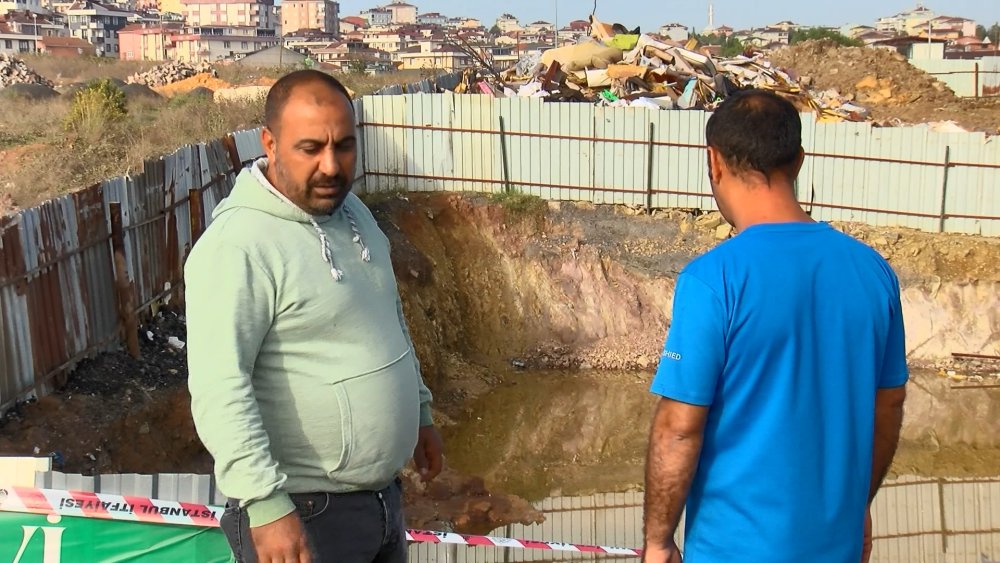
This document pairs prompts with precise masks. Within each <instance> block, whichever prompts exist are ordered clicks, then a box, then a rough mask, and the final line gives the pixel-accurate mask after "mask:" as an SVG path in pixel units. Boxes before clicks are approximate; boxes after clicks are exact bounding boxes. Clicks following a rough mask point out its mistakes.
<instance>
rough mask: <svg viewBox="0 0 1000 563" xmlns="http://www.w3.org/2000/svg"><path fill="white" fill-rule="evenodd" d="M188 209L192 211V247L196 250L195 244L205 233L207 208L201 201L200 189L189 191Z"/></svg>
mask: <svg viewBox="0 0 1000 563" xmlns="http://www.w3.org/2000/svg"><path fill="white" fill-rule="evenodd" d="M188 207H189V208H190V211H191V247H192V248H194V243H196V242H198V238H199V237H201V234H202V233H204V232H205V207H204V205H203V204H202V201H201V190H200V189H198V188H191V189H190V190H188Z"/></svg>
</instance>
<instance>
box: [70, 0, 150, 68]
mask: <svg viewBox="0 0 1000 563" xmlns="http://www.w3.org/2000/svg"><path fill="white" fill-rule="evenodd" d="M133 17H137V16H136V14H135V13H134V12H127V11H125V10H122V9H120V8H116V7H112V6H109V5H105V4H101V3H99V2H93V1H91V0H83V1H80V2H74V3H73V4H72V5H71V6H70V7H69V9H67V10H66V20H67V23H68V24H69V33H70V36H72V37H76V38H77V39H82V40H84V41H86V42H87V43H90V44H91V45H93V46H94V49H95V50H96V53H97V56H99V57H115V58H117V57H118V54H119V51H120V48H119V44H118V31H119V30H121V29H122V28H123V27H125V26H126V25H128V22H129V18H133Z"/></svg>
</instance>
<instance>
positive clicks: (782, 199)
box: [733, 185, 815, 231]
mask: <svg viewBox="0 0 1000 563" xmlns="http://www.w3.org/2000/svg"><path fill="white" fill-rule="evenodd" d="M794 193H795V192H794V189H793V187H792V186H775V185H772V186H770V187H768V186H766V185H760V186H752V187H748V188H747V189H746V190H745V191H744V194H745V195H744V198H743V201H741V202H736V204H735V205H734V208H735V209H736V210H738V211H737V212H736V213H734V215H735V216H734V217H733V223H734V224H733V226H734V227H736V230H737V231H744V230H746V229H748V228H750V227H752V226H754V225H763V224H768V223H814V222H815V221H814V220H813V218H812V217H810V216H809V214H808V213H806V212H805V210H804V209H802V206H801V205H799V202H798V201H796V200H795V197H794V195H793V194H794Z"/></svg>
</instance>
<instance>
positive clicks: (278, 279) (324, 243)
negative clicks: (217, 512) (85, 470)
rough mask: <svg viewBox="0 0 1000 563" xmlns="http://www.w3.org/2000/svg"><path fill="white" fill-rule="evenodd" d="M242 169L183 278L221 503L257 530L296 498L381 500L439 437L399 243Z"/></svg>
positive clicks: (361, 217)
mask: <svg viewBox="0 0 1000 563" xmlns="http://www.w3.org/2000/svg"><path fill="white" fill-rule="evenodd" d="M266 166H267V163H266V160H264V159H261V160H259V161H257V162H256V163H254V165H253V166H251V167H250V168H248V169H246V170H243V171H242V172H241V173H240V175H239V176H238V177H237V179H236V186H235V188H234V189H233V192H232V194H231V195H230V196H229V197H228V198H226V199H224V200H223V201H222V202H221V203H220V204H219V206H218V207H217V208H216V209H215V211H214V212H213V213H212V218H213V222H212V224H211V226H210V227H209V228H208V229H207V230H206V231H205V233H204V235H203V236H202V237H201V239H200V240H199V241H198V244H197V245H195V247H194V249H193V250H192V252H191V255H190V257H189V258H188V261H187V264H186V265H185V268H184V277H185V283H186V286H187V289H186V299H187V328H188V367H189V371H190V375H189V379H188V386H189V389H190V391H191V410H192V413H193V416H194V422H195V426H196V428H197V431H198V435H199V436H200V437H201V440H202V442H204V444H205V447H206V448H207V449H208V451H209V453H211V454H212V457H213V458H214V460H215V474H216V477H217V481H218V486H219V489H220V490H221V491H222V492H223V493H224V494H225V495H227V496H228V497H230V498H236V499H240V502H241V505H242V506H245V507H246V508H247V512H248V514H249V517H250V525H251V526H260V525H263V524H267V523H270V522H273V521H275V520H277V519H279V518H281V517H282V516H284V515H286V514H289V513H290V512H292V511H293V510H294V506H293V505H292V502H291V500H290V499H289V497H288V493H297V492H346V491H359V490H379V489H381V488H383V487H385V486H387V485H388V484H389V483H390V482H391V481H392V480H393V479H394V478H395V476H396V474H397V473H398V472H399V470H400V469H402V468H403V466H404V465H405V464H406V463H407V462H408V460H409V459H410V458H411V457H412V456H413V450H414V447H415V446H416V443H417V434H418V426H427V425H430V424H432V421H431V415H430V400H431V395H430V392H429V391H428V390H427V388H426V387H425V386H424V384H423V381H422V380H421V377H420V366H419V365H418V363H417V360H416V355H415V354H414V351H413V344H412V342H411V340H410V335H409V332H408V331H407V328H406V322H405V320H404V318H403V313H402V307H401V305H400V301H399V291H398V288H397V287H396V279H395V276H394V275H393V271H392V263H391V262H390V260H389V240H388V239H387V238H386V237H385V235H384V234H383V233H382V231H381V230H380V229H379V227H378V225H377V224H376V223H375V220H374V218H373V217H372V215H371V212H370V211H369V210H368V208H366V207H365V205H364V204H363V203H362V202H361V200H360V199H358V197H357V196H355V195H353V194H350V195H349V196H348V198H347V200H346V201H345V203H344V204H343V205H342V206H341V207H340V208H339V209H338V210H337V211H335V212H334V213H333V214H332V215H330V216H312V215H309V214H308V213H306V212H304V211H302V210H301V209H300V208H299V207H297V206H295V205H294V204H293V203H291V201H289V200H288V199H287V198H285V197H284V196H283V195H282V194H281V193H279V192H278V191H277V190H276V189H275V188H274V187H273V186H271V185H270V183H269V182H268V181H267V179H266V178H265V177H264V174H263V170H264V169H266Z"/></svg>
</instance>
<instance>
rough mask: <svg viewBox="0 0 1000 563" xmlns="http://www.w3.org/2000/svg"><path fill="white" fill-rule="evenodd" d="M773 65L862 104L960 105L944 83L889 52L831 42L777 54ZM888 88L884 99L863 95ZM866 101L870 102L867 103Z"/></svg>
mask: <svg viewBox="0 0 1000 563" xmlns="http://www.w3.org/2000/svg"><path fill="white" fill-rule="evenodd" d="M771 62H772V63H773V64H775V65H777V66H779V67H783V68H786V69H788V70H791V71H793V72H794V73H796V74H798V75H799V76H800V77H809V78H811V79H812V81H813V85H814V86H813V87H814V88H818V89H820V90H826V89H829V88H834V89H836V90H837V91H839V92H840V93H842V94H849V93H853V94H855V95H856V96H858V98H859V99H858V101H859V102H862V103H871V104H894V105H899V104H906V103H912V102H915V101H917V100H918V99H922V100H925V101H936V102H938V103H957V102H958V101H959V99H958V98H957V97H956V96H955V94H954V92H952V91H951V90H950V89H949V88H948V86H946V85H945V84H944V83H943V82H941V81H939V80H937V79H936V78H934V77H933V76H931V75H929V74H927V73H926V72H924V71H922V70H920V69H919V68H917V67H915V66H913V65H911V64H910V63H908V62H907V61H906V57H904V56H903V55H900V54H899V53H896V52H893V51H888V50H886V49H872V48H869V47H842V46H840V45H838V44H836V43H834V42H833V41H831V40H829V39H823V40H818V41H804V42H802V43H798V44H795V45H792V46H790V47H786V48H784V49H779V50H777V51H775V52H774V53H773V54H772V55H771ZM885 88H888V89H890V90H891V95H890V96H887V97H885V99H879V98H878V97H873V96H865V95H864V94H865V93H866V92H872V91H877V90H882V89H885ZM866 97H867V98H869V101H867V102H866V100H865V98H866Z"/></svg>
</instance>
